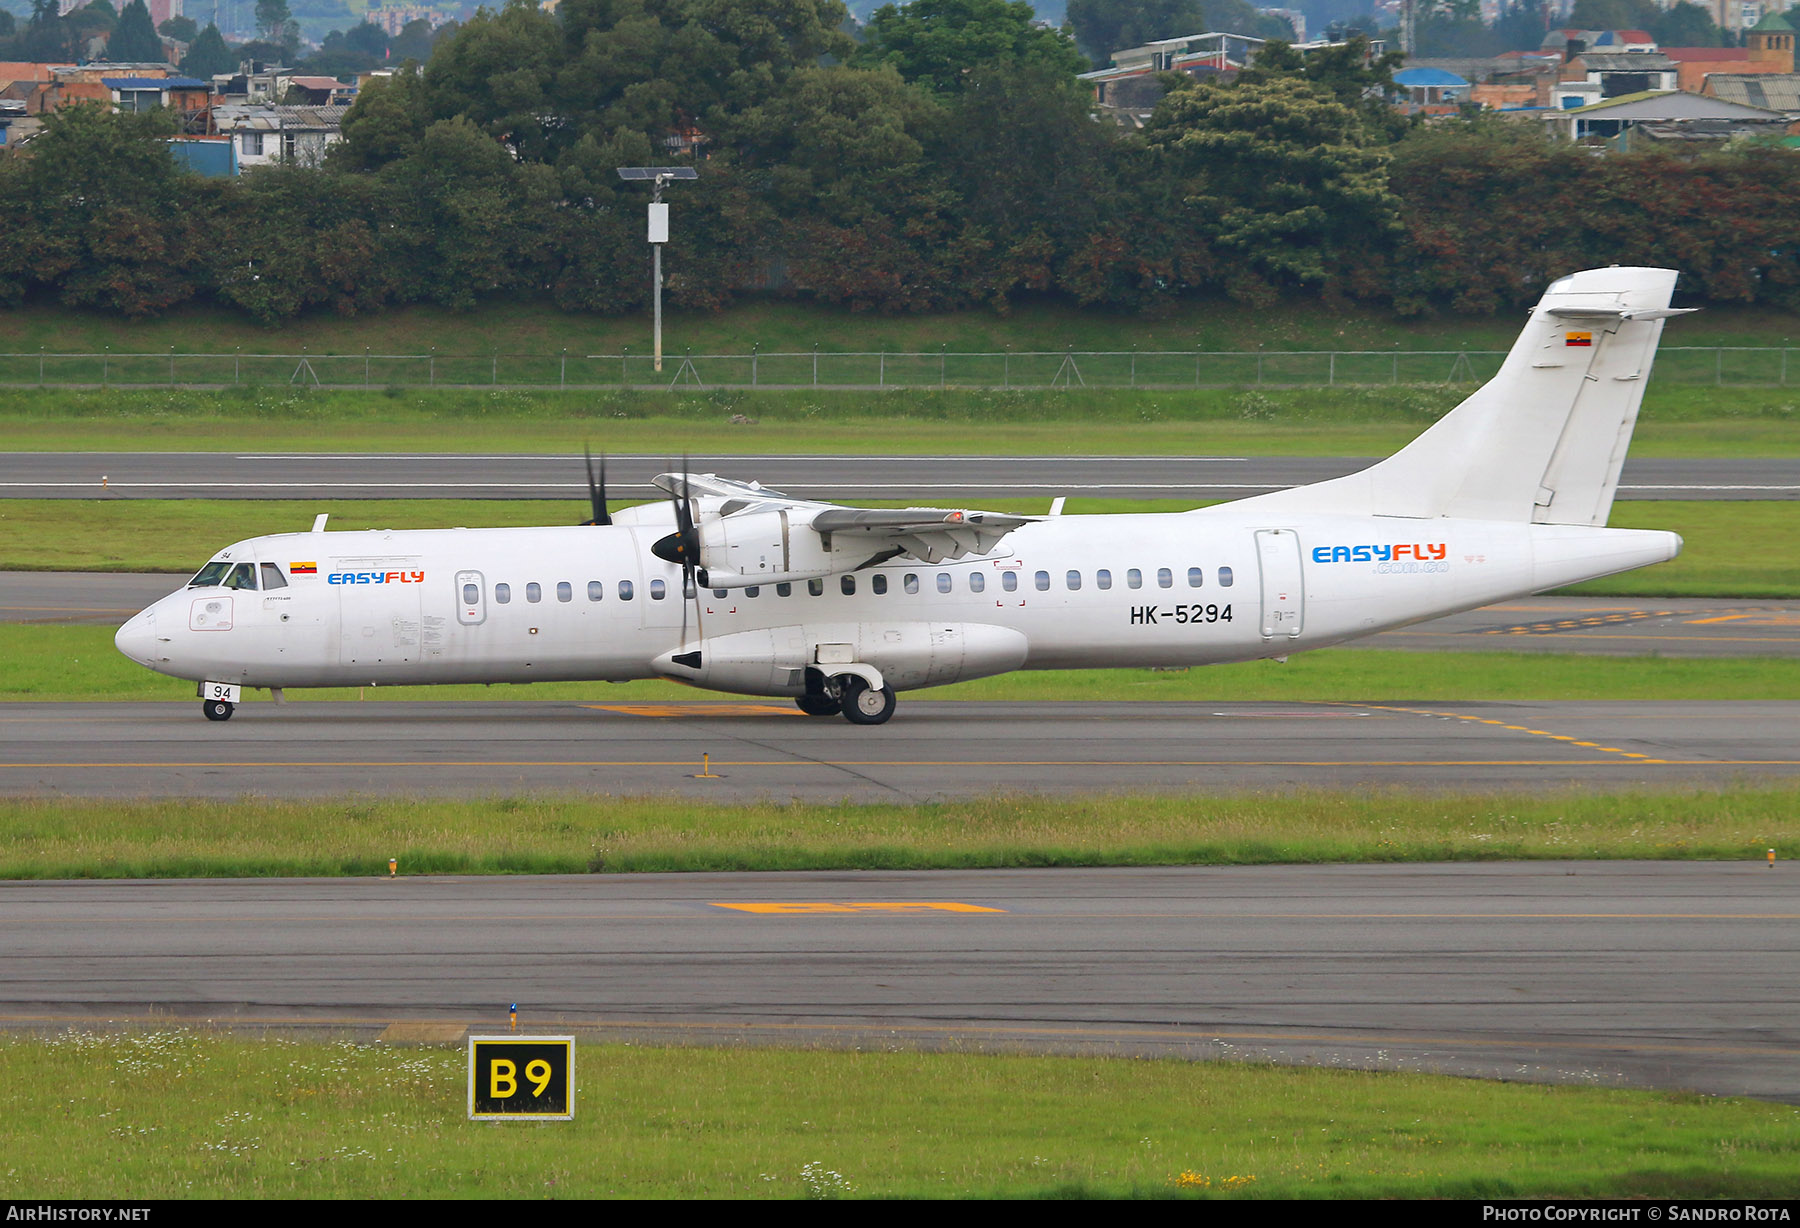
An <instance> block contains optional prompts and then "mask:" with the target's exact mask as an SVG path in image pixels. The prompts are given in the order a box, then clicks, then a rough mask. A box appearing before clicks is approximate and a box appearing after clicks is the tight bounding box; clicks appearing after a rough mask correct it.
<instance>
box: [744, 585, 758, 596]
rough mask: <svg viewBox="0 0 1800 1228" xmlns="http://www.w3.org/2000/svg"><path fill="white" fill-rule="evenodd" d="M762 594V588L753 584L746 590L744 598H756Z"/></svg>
mask: <svg viewBox="0 0 1800 1228" xmlns="http://www.w3.org/2000/svg"><path fill="white" fill-rule="evenodd" d="M760 592H762V586H761V585H759V584H752V585H751V586H750V587H749V588H747V589H745V590H744V596H746V597H754V596H756V595H757V594H758V593H760Z"/></svg>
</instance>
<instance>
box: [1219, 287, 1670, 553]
mask: <svg viewBox="0 0 1800 1228" xmlns="http://www.w3.org/2000/svg"><path fill="white" fill-rule="evenodd" d="M1676 276H1677V274H1676V272H1675V270H1673V269H1647V268H1610V269H1590V270H1588V271H1586V272H1582V273H1572V274H1570V275H1569V276H1567V277H1564V278H1562V279H1561V280H1560V281H1558V282H1556V283H1555V284H1554V285H1552V286H1551V287H1550V288H1549V289H1548V290H1546V291H1545V292H1544V296H1543V298H1542V299H1540V300H1539V301H1538V305H1537V307H1536V308H1535V309H1533V311H1532V313H1531V318H1530V320H1529V322H1528V323H1527V324H1526V325H1525V331H1524V332H1522V333H1520V334H1519V339H1518V340H1517V341H1516V342H1514V343H1513V347H1512V351H1511V352H1510V353H1509V354H1507V356H1506V361H1505V362H1504V363H1502V364H1501V367H1500V371H1499V373H1498V374H1496V375H1495V376H1494V378H1493V379H1491V380H1489V381H1488V382H1487V383H1486V384H1484V385H1482V386H1481V387H1480V388H1479V389H1477V390H1476V391H1475V392H1474V393H1473V394H1472V395H1471V396H1470V397H1469V398H1468V399H1467V400H1465V401H1464V402H1463V403H1462V404H1461V405H1458V406H1457V407H1456V408H1455V409H1453V410H1451V411H1450V412H1449V413H1448V414H1446V415H1445V416H1444V417H1443V418H1441V419H1439V421H1438V422H1437V423H1436V424H1434V425H1433V426H1432V427H1431V428H1430V429H1429V430H1427V431H1426V432H1425V433H1424V434H1422V435H1420V436H1419V437H1418V438H1417V439H1415V440H1413V441H1412V442H1411V443H1410V444H1408V445H1407V446H1406V447H1404V448H1402V449H1401V450H1400V451H1399V452H1396V453H1395V454H1394V455H1393V456H1391V457H1389V458H1388V459H1387V460H1384V461H1381V462H1380V463H1379V464H1376V465H1373V466H1371V467H1370V468H1368V469H1365V470H1363V471H1362V472H1361V473H1355V474H1351V475H1350V476H1348V477H1343V478H1336V479H1333V480H1331V481H1328V482H1320V483H1317V484H1316V485H1312V486H1301V487H1297V488H1295V489H1293V490H1284V491H1277V492H1275V493H1273V494H1268V495H1261V496H1257V497H1256V498H1254V499H1250V500H1245V501H1244V502H1245V503H1249V504H1260V505H1264V506H1266V507H1267V508H1268V510H1270V511H1272V512H1322V513H1344V514H1349V515H1366V516H1409V517H1420V518H1433V517H1439V516H1450V517H1458V518H1467V519H1472V520H1506V521H1523V522H1531V523H1538V524H1568V525H1604V524H1605V523H1606V518H1607V516H1608V514H1609V513H1610V512H1611V511H1612V503H1613V495H1614V493H1615V492H1616V491H1617V490H1618V485H1619V470H1620V467H1621V466H1622V465H1623V464H1624V463H1625V450H1626V448H1627V447H1628V446H1629V445H1630V443H1631V432H1632V428H1633V427H1635V426H1636V425H1637V414H1638V407H1639V405H1641V404H1642V403H1643V399H1644V385H1645V382H1646V381H1647V380H1648V379H1649V377H1650V364H1651V362H1652V360H1653V359H1654V358H1655V356H1656V344H1657V341H1658V340H1659V339H1660V338H1661V336H1662V329H1663V321H1664V320H1666V319H1667V318H1668V317H1670V316H1674V315H1683V314H1686V310H1687V309H1671V308H1670V307H1669V299H1670V296H1671V295H1672V294H1673V293H1674V290H1675V278H1676ZM1238 506H1239V507H1242V506H1244V504H1239V505H1238Z"/></svg>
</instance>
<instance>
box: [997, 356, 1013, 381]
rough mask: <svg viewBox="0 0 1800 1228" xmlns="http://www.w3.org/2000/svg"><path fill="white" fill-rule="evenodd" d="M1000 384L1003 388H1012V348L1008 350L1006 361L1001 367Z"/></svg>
mask: <svg viewBox="0 0 1800 1228" xmlns="http://www.w3.org/2000/svg"><path fill="white" fill-rule="evenodd" d="M1000 386H1001V387H1002V388H1011V387H1012V351H1011V350H1008V351H1006V361H1005V363H1003V364H1002V365H1001V367H1000Z"/></svg>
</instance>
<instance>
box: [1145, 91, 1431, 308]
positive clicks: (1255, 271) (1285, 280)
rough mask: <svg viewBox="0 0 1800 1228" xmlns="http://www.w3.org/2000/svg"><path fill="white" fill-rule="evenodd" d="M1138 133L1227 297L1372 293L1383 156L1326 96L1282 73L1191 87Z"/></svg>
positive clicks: (1383, 238)
mask: <svg viewBox="0 0 1800 1228" xmlns="http://www.w3.org/2000/svg"><path fill="white" fill-rule="evenodd" d="M1145 138H1146V140H1147V141H1148V143H1149V145H1150V148H1151V150H1152V152H1153V153H1155V154H1156V155H1157V161H1158V164H1159V169H1160V170H1161V172H1162V174H1164V175H1167V176H1169V177H1170V179H1171V187H1172V190H1174V191H1176V192H1177V193H1178V194H1179V198H1180V202H1181V204H1182V206H1183V209H1184V211H1185V216H1186V217H1187V218H1188V219H1190V224H1191V225H1193V226H1194V227H1196V228H1197V229H1199V230H1200V231H1201V232H1202V233H1204V234H1206V235H1207V237H1208V239H1209V241H1210V243H1211V244H1212V246H1213V247H1214V248H1215V249H1216V250H1217V252H1218V271H1217V276H1218V279H1219V281H1220V282H1221V283H1222V284H1223V285H1224V287H1225V289H1226V291H1227V292H1228V293H1229V294H1230V295H1231V296H1232V297H1233V298H1236V299H1239V300H1241V301H1244V302H1247V303H1251V304H1253V305H1258V306H1266V305H1268V304H1270V303H1273V302H1274V301H1275V300H1276V298H1277V297H1278V296H1279V295H1280V294H1281V293H1283V292H1285V291H1289V290H1295V289H1300V288H1306V289H1309V290H1312V291H1314V292H1321V293H1324V294H1326V295H1328V296H1339V295H1347V294H1369V293H1373V292H1374V290H1375V285H1376V279H1375V276H1374V273H1375V271H1376V270H1378V269H1379V267H1380V261H1381V257H1382V255H1383V253H1384V252H1386V251H1387V250H1388V249H1390V248H1391V247H1392V245H1393V243H1394V241H1395V240H1396V239H1397V237H1398V234H1399V220H1398V218H1399V214H1398V201H1396V199H1395V198H1394V196H1393V195H1392V194H1391V193H1390V192H1389V191H1388V176H1387V161H1388V159H1387V155H1386V153H1384V152H1383V151H1382V150H1380V149H1378V148H1374V147H1372V145H1371V141H1370V138H1369V137H1368V135H1367V129H1366V126H1365V125H1364V123H1363V122H1362V119H1361V117H1360V116H1359V115H1358V114H1357V112H1356V111H1355V110H1354V109H1353V108H1351V107H1348V106H1345V105H1344V104H1343V103H1341V102H1339V101H1338V100H1337V99H1336V98H1334V97H1332V96H1331V94H1330V93H1329V92H1328V91H1326V90H1325V89H1323V88H1321V87H1320V86H1318V85H1314V84H1312V83H1311V82H1308V81H1303V80H1300V79H1298V78H1296V77H1291V76H1277V77H1271V78H1269V79H1268V80H1265V81H1252V82H1240V83H1236V84H1231V85H1224V84H1219V83H1214V82H1193V83H1190V84H1187V85H1183V86H1182V87H1180V88H1178V89H1175V90H1172V91H1170V92H1169V94H1167V95H1166V96H1165V97H1164V98H1163V100H1162V102H1161V103H1160V104H1159V105H1158V106H1157V108H1156V111H1155V113H1154V114H1153V115H1152V116H1151V119H1150V123H1149V125H1148V126H1147V127H1146V129H1145Z"/></svg>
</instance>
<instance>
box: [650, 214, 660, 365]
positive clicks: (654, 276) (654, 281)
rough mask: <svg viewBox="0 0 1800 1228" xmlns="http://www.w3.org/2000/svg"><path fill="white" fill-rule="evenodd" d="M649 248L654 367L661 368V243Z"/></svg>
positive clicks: (653, 244)
mask: <svg viewBox="0 0 1800 1228" xmlns="http://www.w3.org/2000/svg"><path fill="white" fill-rule="evenodd" d="M650 247H651V249H652V250H653V251H654V252H655V253H656V260H655V265H654V268H653V269H652V271H651V274H650V284H651V286H652V287H653V290H654V293H655V296H656V327H655V330H654V334H653V335H654V338H655V345H656V369H657V370H658V371H661V370H662V244H660V243H652V244H651V245H650Z"/></svg>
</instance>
